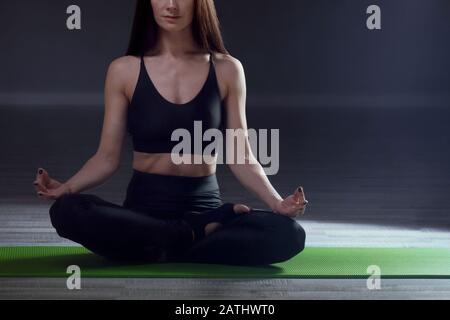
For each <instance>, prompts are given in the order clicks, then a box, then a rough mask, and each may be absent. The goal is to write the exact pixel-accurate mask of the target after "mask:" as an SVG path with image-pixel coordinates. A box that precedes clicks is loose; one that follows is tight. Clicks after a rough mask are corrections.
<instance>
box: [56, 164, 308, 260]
mask: <svg viewBox="0 0 450 320" xmlns="http://www.w3.org/2000/svg"><path fill="white" fill-rule="evenodd" d="M222 205H223V202H222V199H221V195H220V191H219V185H218V182H217V178H216V175H215V174H212V175H210V176H205V177H187V176H172V175H162V174H153V173H146V172H141V171H137V170H133V176H132V178H131V180H130V182H129V184H128V188H127V195H126V199H125V201H124V203H123V205H122V206H120V205H117V204H114V203H111V202H107V201H105V200H103V199H101V198H99V197H98V196H95V195H92V194H82V193H78V194H66V195H63V196H62V197H60V198H58V199H57V200H56V201H55V202H54V203H53V204H52V206H51V208H50V218H51V222H52V225H53V226H54V228H55V229H56V231H57V233H58V235H59V236H61V237H64V238H67V239H70V240H72V241H75V242H77V243H79V244H81V245H83V246H84V247H85V248H87V249H89V250H90V251H92V252H94V253H96V254H98V255H100V256H103V257H105V258H107V259H111V260H121V261H124V260H126V261H142V262H195V263H218V264H230V265H265V264H271V263H277V262H282V261H285V260H288V259H290V258H292V257H293V256H295V255H297V254H298V253H300V252H301V251H302V250H303V248H304V245H305V231H304V230H303V228H302V227H301V226H300V225H299V224H298V223H297V222H296V221H295V220H294V219H292V218H289V217H286V216H282V215H280V214H276V213H274V212H273V211H267V210H262V209H255V208H252V210H251V211H250V212H249V213H242V214H238V215H239V216H238V217H237V218H235V219H233V220H231V221H230V222H229V223H226V224H224V225H223V226H222V227H220V228H219V229H217V230H215V231H213V232H212V233H210V234H209V235H207V236H206V237H205V238H203V239H201V240H199V241H195V242H194V241H193V234H192V228H191V227H190V225H189V224H188V222H187V221H186V220H184V219H183V218H182V216H183V213H185V212H188V211H189V212H192V213H195V212H208V211H210V210H211V211H214V210H217V208H219V207H221V206H222Z"/></svg>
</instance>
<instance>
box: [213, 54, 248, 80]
mask: <svg viewBox="0 0 450 320" xmlns="http://www.w3.org/2000/svg"><path fill="white" fill-rule="evenodd" d="M214 59H215V60H214V61H215V66H216V70H217V73H218V74H220V76H221V78H223V79H224V80H226V81H227V82H229V81H235V80H237V79H238V78H239V77H241V76H243V75H244V67H243V66H242V63H241V61H239V60H238V59H237V58H235V57H233V56H231V55H229V54H224V53H217V52H216V53H214Z"/></svg>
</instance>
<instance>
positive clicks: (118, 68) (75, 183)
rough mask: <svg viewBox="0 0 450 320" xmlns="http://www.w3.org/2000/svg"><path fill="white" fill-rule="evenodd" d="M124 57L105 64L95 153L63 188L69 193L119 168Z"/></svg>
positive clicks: (123, 114) (97, 182)
mask: <svg viewBox="0 0 450 320" xmlns="http://www.w3.org/2000/svg"><path fill="white" fill-rule="evenodd" d="M124 59H126V58H118V59H116V60H114V61H113V62H111V64H110V65H109V68H108V71H107V75H106V80H105V91H104V100H105V111H104V118H103V128H102V132H101V138H100V143H99V147H98V149H97V152H96V153H95V154H94V155H93V156H92V157H91V158H90V159H89V160H88V161H87V162H86V163H85V164H84V165H83V167H82V168H81V169H80V170H79V171H78V172H77V173H76V174H75V175H73V176H72V177H71V178H70V179H68V180H67V181H66V182H65V183H64V186H65V187H66V188H67V191H68V192H69V193H79V192H82V191H84V190H87V189H90V188H93V187H95V186H98V185H100V184H102V183H104V182H105V181H106V180H108V179H109V178H110V177H111V176H112V175H113V174H114V173H115V172H116V171H117V169H118V168H119V165H120V158H121V153H122V147H123V141H124V137H125V134H126V113H127V108H128V99H127V97H126V95H125V83H126V73H127V70H126V67H127V65H126V61H125V60H124Z"/></svg>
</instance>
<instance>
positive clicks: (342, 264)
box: [0, 246, 450, 279]
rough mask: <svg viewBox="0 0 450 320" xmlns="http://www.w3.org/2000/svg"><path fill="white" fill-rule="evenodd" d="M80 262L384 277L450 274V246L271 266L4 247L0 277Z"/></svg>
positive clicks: (116, 272) (343, 252) (102, 272)
mask: <svg viewBox="0 0 450 320" xmlns="http://www.w3.org/2000/svg"><path fill="white" fill-rule="evenodd" d="M69 265H78V266H79V267H80V270H81V276H82V277H96V278H129V277H132V278H316V279H320V278H325V279H326V278H368V277H369V276H370V275H371V273H368V272H367V268H368V267H369V266H371V265H376V266H378V267H379V268H380V271H381V278H439V279H449V278H450V249H440V248H316V247H311V248H306V249H305V250H304V251H303V252H302V253H300V254H299V255H297V256H295V257H293V258H292V259H290V260H288V261H285V262H282V263H276V264H272V265H269V266H257V267H246V266H230V265H218V264H203V263H202V264H194V263H153V264H120V263H113V262H110V261H107V260H105V259H103V258H101V257H99V256H96V255H94V254H93V253H91V252H90V251H88V250H87V249H85V248H83V247H55V246H50V247H49V246H47V247H0V277H68V273H66V270H67V267H68V266H69Z"/></svg>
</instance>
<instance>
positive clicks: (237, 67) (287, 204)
mask: <svg viewBox="0 0 450 320" xmlns="http://www.w3.org/2000/svg"><path fill="white" fill-rule="evenodd" d="M226 60H227V61H226V64H227V66H226V67H223V68H222V70H223V73H222V75H223V76H224V78H225V80H224V81H225V83H226V84H227V86H226V87H227V92H226V98H225V107H226V110H227V112H226V114H227V119H226V121H227V126H226V127H227V128H228V129H240V130H238V133H239V134H238V135H237V136H238V137H239V139H240V140H242V141H244V146H245V147H244V148H243V150H240V149H239V150H238V146H237V144H236V143H235V144H234V146H233V149H234V154H237V153H238V152H241V153H244V155H243V159H244V160H245V161H244V163H243V164H241V163H237V162H235V161H232V162H231V164H229V168H230V170H231V171H232V172H233V174H234V176H235V177H236V178H237V179H238V180H239V182H240V183H241V184H242V185H243V186H244V187H245V188H246V189H247V190H249V191H251V192H252V193H253V194H254V195H256V196H257V197H258V198H260V199H261V200H262V201H263V202H265V203H266V204H267V205H268V206H269V207H270V208H271V209H272V210H273V211H274V212H276V213H280V214H283V215H287V216H290V217H295V216H297V215H298V214H303V213H304V210H305V205H306V203H307V202H308V201H307V200H306V199H305V195H304V191H303V188H302V187H299V188H298V189H296V190H295V191H294V192H293V194H291V195H289V196H287V197H286V198H285V199H283V198H282V197H281V196H280V195H279V194H278V192H277V191H276V190H275V188H274V187H273V186H272V184H271V183H270V181H269V179H268V178H267V176H266V174H265V172H264V169H263V168H262V167H261V164H260V163H259V162H258V161H257V159H256V157H255V156H254V155H253V152H252V150H251V146H250V142H249V140H248V129H247V120H246V115H245V104H246V83H245V73H244V68H243V66H242V64H241V63H240V62H239V60H237V59H235V58H233V57H231V56H227V57H226ZM224 65H225V64H224ZM235 141H236V139H235ZM230 142H231V141H229V140H227V145H228V144H229V143H230ZM228 148H229V146H227V150H228ZM227 160H228V159H227ZM235 160H237V159H235ZM227 162H228V161H227Z"/></svg>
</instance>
